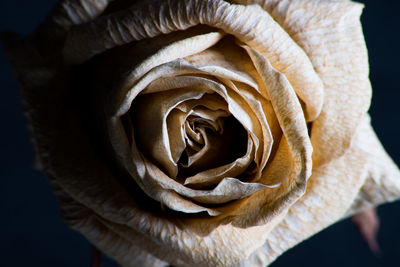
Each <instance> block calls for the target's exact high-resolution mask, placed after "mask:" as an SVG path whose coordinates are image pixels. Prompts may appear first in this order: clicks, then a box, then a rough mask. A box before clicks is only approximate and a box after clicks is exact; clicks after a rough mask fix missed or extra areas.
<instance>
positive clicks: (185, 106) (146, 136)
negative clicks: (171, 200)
mask: <svg viewBox="0 0 400 267" xmlns="http://www.w3.org/2000/svg"><path fill="white" fill-rule="evenodd" d="M130 116H131V118H132V122H133V128H134V129H135V130H134V134H135V141H136V144H137V146H138V148H139V150H140V151H141V152H142V153H143V155H144V156H145V157H147V158H148V159H150V160H151V161H152V162H154V164H156V165H157V166H158V167H159V168H160V169H161V170H163V171H164V172H165V173H167V174H168V175H169V176H170V177H172V178H174V179H176V180H177V181H179V182H181V183H186V182H187V181H186V180H187V178H189V177H193V176H195V175H196V174H199V173H202V172H205V171H208V170H213V169H217V168H218V167H221V166H225V165H227V164H229V163H232V162H234V161H235V160H236V159H238V158H241V157H243V156H244V155H245V154H246V151H247V150H248V141H247V140H248V133H247V131H246V130H245V129H244V128H243V126H242V125H241V124H240V122H238V121H237V119H236V118H235V117H234V116H232V115H231V114H230V112H229V111H228V108H227V104H226V102H225V101H224V99H223V98H222V97H220V96H219V95H218V94H215V93H211V94H210V93H207V92H205V91H202V90H188V89H187V88H185V89H173V90H168V91H164V92H157V93H148V94H141V95H139V96H138V97H137V98H136V99H135V101H134V102H133V105H132V108H131V112H130ZM144 118H145V119H144ZM197 187H198V186H197ZM200 187H203V186H200Z"/></svg>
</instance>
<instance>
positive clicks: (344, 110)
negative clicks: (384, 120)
mask: <svg viewBox="0 0 400 267" xmlns="http://www.w3.org/2000/svg"><path fill="white" fill-rule="evenodd" d="M235 2H239V3H243V4H254V3H257V4H259V5H260V6H262V7H263V8H264V9H265V10H267V11H268V12H269V13H270V14H271V15H272V16H273V18H274V19H275V20H276V21H277V22H278V23H279V24H280V25H281V26H282V27H283V28H284V29H285V30H286V31H287V32H288V33H289V35H290V36H291V38H292V39H293V40H295V42H296V43H297V44H298V45H300V46H301V47H302V48H303V50H304V51H305V52H306V54H307V55H308V57H309V58H310V60H311V62H312V64H313V65H314V69H315V71H316V72H317V73H318V75H319V77H320V78H321V79H322V81H323V83H324V87H325V97H324V106H323V109H322V112H321V115H320V116H319V118H318V119H317V120H316V121H314V122H313V128H312V132H311V141H312V144H313V147H314V154H313V161H314V165H316V166H317V165H321V164H324V163H327V162H329V161H331V160H332V159H335V158H337V157H339V156H341V155H343V153H345V151H346V150H347V148H348V147H349V146H350V143H351V139H352V137H353V136H354V132H355V130H356V128H357V125H358V124H359V122H360V120H361V118H362V117H363V116H364V114H365V113H366V111H367V110H368V108H369V104H370V98H371V87H370V83H369V79H368V57H367V50H366V47H365V42H364V37H363V34H362V29H361V25H360V22H359V17H360V14H361V11H362V8H363V6H362V4H359V3H355V2H350V1H327V0H310V1H296V0H283V1H277V0H272V1H265V0H238V1H235Z"/></svg>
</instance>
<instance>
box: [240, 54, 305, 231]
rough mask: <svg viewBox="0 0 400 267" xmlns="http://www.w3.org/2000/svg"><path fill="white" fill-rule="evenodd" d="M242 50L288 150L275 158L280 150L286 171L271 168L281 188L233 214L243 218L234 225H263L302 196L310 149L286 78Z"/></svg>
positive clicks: (259, 57) (260, 58)
mask: <svg viewBox="0 0 400 267" xmlns="http://www.w3.org/2000/svg"><path fill="white" fill-rule="evenodd" d="M245 49H246V50H247V51H248V53H249V55H250V57H251V58H252V59H253V62H254V65H255V67H256V69H257V70H258V72H259V73H260V75H261V76H262V79H263V80H264V82H265V85H266V88H267V90H268V94H269V96H270V98H271V103H272V106H273V108H274V110H275V113H276V116H277V118H278V121H279V124H280V126H281V128H282V131H283V135H284V136H285V139H283V141H284V142H282V140H281V145H287V146H288V149H289V151H288V149H282V148H281V147H279V149H278V150H277V155H278V153H279V152H280V151H283V152H284V153H283V154H284V159H283V160H284V161H283V163H284V164H283V166H285V165H286V166H287V165H289V166H290V167H289V166H288V168H287V170H283V171H282V170H281V169H280V168H281V167H279V166H278V168H274V171H276V172H277V173H279V174H283V176H279V177H280V178H281V180H280V181H279V182H281V183H282V185H281V186H280V187H278V188H277V190H272V191H270V192H269V191H265V192H264V191H262V192H260V193H259V194H255V195H254V196H252V197H251V198H250V199H249V200H248V203H247V204H246V210H238V211H237V212H238V213H242V214H243V215H244V214H246V215H245V216H243V217H240V219H238V220H236V221H235V222H234V224H235V225H243V224H244V225H248V224H254V223H258V224H262V223H267V222H268V220H270V219H271V217H272V218H273V216H274V214H275V213H276V212H278V211H279V212H284V211H285V210H287V209H288V208H289V207H290V205H292V204H293V203H294V202H295V201H297V200H298V199H299V198H300V197H301V196H302V195H303V194H304V192H305V189H306V183H307V180H308V178H309V177H310V175H311V168H312V161H311V153H312V147H311V144H310V139H309V137H308V129H307V125H306V121H305V118H304V115H303V113H302V109H301V105H300V102H299V100H298V98H297V96H296V94H295V92H294V90H293V88H292V87H291V85H290V83H289V82H288V80H287V79H286V77H285V76H284V75H283V74H282V73H279V72H278V71H277V70H275V69H274V68H273V67H272V66H271V64H270V63H269V61H268V59H266V58H265V57H264V56H263V55H261V54H260V53H258V52H257V51H255V50H254V49H251V48H250V47H246V46H245ZM288 152H289V153H288ZM277 155H276V156H277ZM276 156H275V157H276ZM277 159H280V158H277ZM281 160H282V159H280V160H279V161H281ZM279 161H277V162H279ZM270 167H272V165H271V166H270ZM269 170H270V168H267V170H266V174H268V171H269ZM288 171H289V173H288ZM267 178H269V179H271V177H270V176H267V175H265V177H263V178H262V182H263V183H264V184H269V182H270V183H271V182H272V183H274V182H276V181H268V180H266V179H267ZM272 179H274V177H272Z"/></svg>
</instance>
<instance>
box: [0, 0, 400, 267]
mask: <svg viewBox="0 0 400 267" xmlns="http://www.w3.org/2000/svg"><path fill="white" fill-rule="evenodd" d="M55 2H56V0H40V1H32V0H0V29H1V30H12V31H16V32H19V33H23V34H28V33H30V32H31V31H32V30H33V29H34V28H35V27H36V26H37V25H38V24H39V23H40V22H41V20H43V18H44V16H45V15H46V13H47V12H48V11H49V10H50V8H51V7H52V6H53V5H54V3H55ZM361 2H363V3H365V4H366V8H365V10H364V13H363V16H362V22H363V27H364V33H365V37H366V42H367V46H368V49H369V56H370V64H371V74H370V77H371V81H372V85H373V89H374V91H373V99H372V106H371V109H370V114H371V116H372V124H373V126H374V128H375V130H376V132H377V134H378V136H379V137H380V139H381V141H382V143H383V145H384V146H385V148H386V149H387V151H388V152H389V154H390V155H391V156H392V157H393V159H394V160H395V161H396V162H397V163H398V164H400V141H399V136H400V125H399V124H400V118H399V116H398V115H399V110H400V103H399V98H400V88H399V82H398V79H399V77H400V68H399V66H398V65H397V64H400V53H399V51H398V49H399V48H400V30H399V27H400V22H399V18H400V17H399V15H398V10H400V1H398V0H385V1H378V0H368V1H361ZM0 85H1V94H0V124H1V128H0V177H1V178H0V266H60V267H62V266H89V264H90V245H89V244H88V243H87V242H86V240H85V239H84V238H83V237H82V236H80V235H79V234H77V233H75V232H74V231H72V230H69V229H68V228H67V227H66V225H65V224H64V223H63V222H62V220H61V219H60V215H59V210H58V207H57V202H56V199H55V197H54V196H53V194H52V192H51V189H50V186H49V185H48V183H47V181H46V179H45V177H44V176H43V174H41V173H40V172H38V171H34V170H33V169H32V168H30V163H31V160H32V153H33V150H32V145H31V143H30V141H29V138H28V135H27V131H26V129H25V124H24V120H23V116H22V112H21V104H20V101H19V98H18V92H17V84H16V82H15V80H14V78H13V74H12V71H11V69H10V67H9V65H8V64H7V62H6V59H5V56H4V52H3V51H2V50H1V51H0ZM378 212H379V214H380V216H381V220H382V222H381V230H380V233H379V242H380V244H381V247H382V250H383V253H384V254H383V256H382V257H381V258H375V257H374V256H373V255H371V253H370V252H369V250H368V248H367V246H366V244H365V243H364V242H363V240H362V239H361V238H360V236H359V235H358V233H357V232H356V230H355V228H354V227H353V225H352V224H351V223H350V221H349V220H344V221H341V222H339V223H337V224H335V225H333V226H331V227H329V228H328V229H326V230H324V231H322V232H321V233H320V234H318V235H316V236H314V237H312V238H310V239H309V240H307V241H305V242H303V243H301V244H300V245H298V246H297V247H295V248H293V249H291V250H289V251H288V252H287V253H285V254H284V255H283V256H281V257H280V258H278V260H277V261H276V262H274V263H273V264H272V265H271V266H272V267H280V266H292V265H296V266H308V267H313V266H325V267H329V266H335V267H336V266H343V267H344V266H363V267H364V266H365V267H373V266H374V267H375V266H400V262H399V257H398V255H399V254H400V230H399V228H400V202H397V203H393V204H387V205H384V206H382V207H380V208H379V210H378ZM111 266H116V264H115V263H114V262H112V261H111V260H109V259H106V260H105V267H111Z"/></svg>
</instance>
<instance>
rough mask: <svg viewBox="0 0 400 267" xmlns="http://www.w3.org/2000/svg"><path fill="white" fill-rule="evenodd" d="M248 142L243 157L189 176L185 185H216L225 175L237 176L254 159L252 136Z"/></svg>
mask: <svg viewBox="0 0 400 267" xmlns="http://www.w3.org/2000/svg"><path fill="white" fill-rule="evenodd" d="M247 142H248V143H247V151H246V154H245V155H244V156H243V157H241V158H238V159H236V160H235V161H234V162H232V163H229V164H226V165H223V166H220V167H217V168H212V169H209V170H206V171H203V172H200V173H197V174H196V175H194V176H191V177H188V178H186V180H185V185H192V186H193V185H194V186H197V187H198V186H210V185H215V184H217V183H219V182H220V181H222V179H224V178H225V177H236V176H238V175H239V174H241V173H243V172H244V171H245V170H246V169H247V167H248V166H249V165H250V163H251V162H252V160H253V159H254V146H253V141H252V139H251V138H250V136H249V138H248V141H247Z"/></svg>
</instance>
